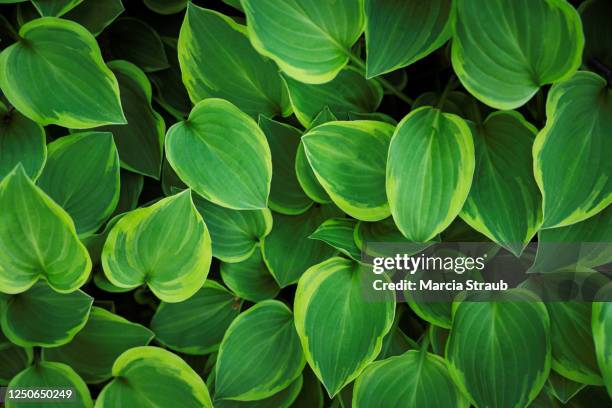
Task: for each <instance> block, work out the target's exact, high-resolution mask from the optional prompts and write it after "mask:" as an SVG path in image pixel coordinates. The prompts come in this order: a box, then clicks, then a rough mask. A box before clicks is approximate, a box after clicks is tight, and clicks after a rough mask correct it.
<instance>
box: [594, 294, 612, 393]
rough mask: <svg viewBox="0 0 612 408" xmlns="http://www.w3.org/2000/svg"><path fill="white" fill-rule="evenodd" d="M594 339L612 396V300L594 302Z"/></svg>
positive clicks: (606, 383) (604, 377)
mask: <svg viewBox="0 0 612 408" xmlns="http://www.w3.org/2000/svg"><path fill="white" fill-rule="evenodd" d="M592 329H593V341H594V343H595V351H596V353H597V362H598V364H599V368H600V370H601V374H602V376H603V380H604V383H605V385H606V388H607V390H608V394H609V395H610V398H612V341H610V338H611V337H612V302H594V303H593V315H592Z"/></svg>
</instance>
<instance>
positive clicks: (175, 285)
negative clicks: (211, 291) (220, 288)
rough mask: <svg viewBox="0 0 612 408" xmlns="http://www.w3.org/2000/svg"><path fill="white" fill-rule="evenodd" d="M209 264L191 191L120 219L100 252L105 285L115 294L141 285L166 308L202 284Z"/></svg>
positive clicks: (207, 244)
mask: <svg viewBox="0 0 612 408" xmlns="http://www.w3.org/2000/svg"><path fill="white" fill-rule="evenodd" d="M211 259H212V250H211V241H210V235H209V233H208V229H207V228H206V224H205V223H204V221H203V220H202V217H201V216H200V214H199V213H198V211H197V210H196V208H195V206H194V204H193V202H192V200H191V191H190V190H186V191H184V192H182V193H179V194H177V195H174V196H171V197H167V198H164V199H162V200H160V201H158V202H157V203H155V204H153V205H151V206H150V207H145V208H139V209H137V210H134V211H131V212H129V213H127V214H126V215H124V216H123V217H122V218H121V219H120V220H119V221H118V222H117V224H116V225H115V226H114V227H113V228H112V230H111V231H110V233H109V235H108V238H107V240H106V243H105V244H104V249H103V250H102V266H103V267H104V273H105V275H106V277H107V278H108V280H109V281H110V282H111V283H112V284H113V285H115V286H118V287H120V288H126V289H127V288H136V287H138V286H141V285H143V284H146V285H148V286H149V288H150V289H151V290H152V291H153V293H154V294H155V295H156V296H157V297H158V298H160V299H161V300H163V301H165V302H182V301H184V300H186V299H189V298H190V297H191V296H192V295H194V294H195V293H196V292H197V291H198V289H200V287H201V286H202V285H203V284H204V281H205V280H206V276H207V275H208V269H209V267H210V262H211Z"/></svg>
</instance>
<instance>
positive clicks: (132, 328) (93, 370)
mask: <svg viewBox="0 0 612 408" xmlns="http://www.w3.org/2000/svg"><path fill="white" fill-rule="evenodd" d="M152 338H153V332H151V331H150V330H149V329H147V328H146V327H144V326H141V325H139V324H136V323H132V322H130V321H128V320H126V319H124V318H123V317H120V316H117V315H115V314H113V313H111V312H109V311H107V310H105V309H102V308H99V307H93V308H92V309H91V313H90V315H89V320H88V321H87V323H86V324H85V327H83V329H82V330H81V331H80V332H79V333H77V335H76V336H75V337H74V338H73V339H72V341H71V342H70V343H68V344H65V345H63V346H60V347H53V348H46V349H43V354H42V355H43V359H44V360H46V361H57V362H60V363H64V364H67V365H69V366H70V367H72V368H73V369H74V370H75V371H76V372H77V374H79V375H80V376H81V378H83V380H85V382H87V383H100V382H103V381H106V380H108V379H109V378H111V369H112V367H113V363H114V362H115V359H116V358H117V357H119V355H121V353H123V352H124V351H126V350H128V349H130V348H132V347H137V346H144V345H146V344H148V343H149V341H151V339H152ZM85 356H87V358H85Z"/></svg>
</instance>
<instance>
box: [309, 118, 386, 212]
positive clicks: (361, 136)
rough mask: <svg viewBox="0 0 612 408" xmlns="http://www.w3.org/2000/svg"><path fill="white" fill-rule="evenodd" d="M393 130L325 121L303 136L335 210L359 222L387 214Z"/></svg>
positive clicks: (374, 124) (382, 125)
mask: <svg viewBox="0 0 612 408" xmlns="http://www.w3.org/2000/svg"><path fill="white" fill-rule="evenodd" d="M393 129H394V128H393V126H391V125H389V124H388V123H384V122H376V121H369V120H368V121H366V120H360V121H354V122H328V123H325V124H322V125H319V126H317V127H316V128H314V129H311V130H309V131H308V132H307V133H306V134H305V135H304V136H303V137H302V141H303V143H304V150H305V151H306V156H307V157H308V161H309V162H310V165H311V167H312V169H313V171H314V173H315V175H316V177H317V180H319V182H320V183H321V185H322V186H323V188H324V189H325V191H326V192H327V193H328V194H329V196H330V197H331V199H332V200H333V201H334V203H335V204H336V205H337V206H338V207H340V208H341V209H342V210H343V211H344V212H346V213H347V214H349V215H350V216H352V217H355V218H357V219H359V220H364V221H378V220H382V219H384V218H387V217H388V216H389V214H390V212H389V204H388V203H387V194H386V193H385V164H386V161H387V151H388V149H389V143H390V141H391V135H392V134H393Z"/></svg>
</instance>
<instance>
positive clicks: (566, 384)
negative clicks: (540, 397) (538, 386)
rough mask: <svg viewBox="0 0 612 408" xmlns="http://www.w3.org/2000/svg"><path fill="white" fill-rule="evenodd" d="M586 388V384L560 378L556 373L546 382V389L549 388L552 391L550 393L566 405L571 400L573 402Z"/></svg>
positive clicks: (552, 372)
mask: <svg viewBox="0 0 612 408" xmlns="http://www.w3.org/2000/svg"><path fill="white" fill-rule="evenodd" d="M586 386H587V385H586V384H581V383H577V382H574V381H572V380H568V379H567V378H565V377H562V376H560V375H559V374H557V373H555V372H554V371H551V372H550V375H549V376H548V380H547V381H546V387H544V389H546V388H548V389H549V390H550V393H551V394H552V395H554V397H555V398H556V399H558V400H559V401H561V402H562V403H564V404H567V402H568V401H569V400H571V399H572V398H573V397H574V396H575V395H576V394H578V393H579V392H580V391H581V390H582V389H583V388H584V387H586ZM543 392H544V390H543Z"/></svg>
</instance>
